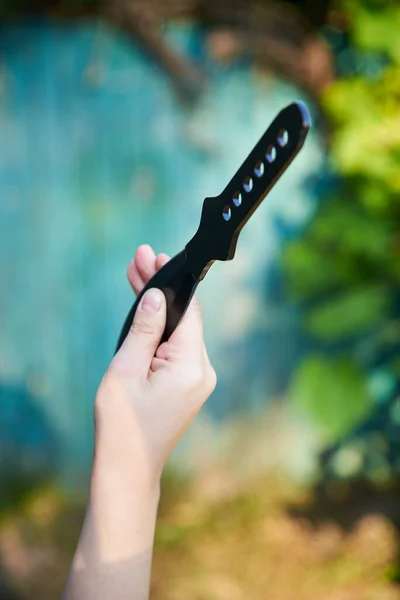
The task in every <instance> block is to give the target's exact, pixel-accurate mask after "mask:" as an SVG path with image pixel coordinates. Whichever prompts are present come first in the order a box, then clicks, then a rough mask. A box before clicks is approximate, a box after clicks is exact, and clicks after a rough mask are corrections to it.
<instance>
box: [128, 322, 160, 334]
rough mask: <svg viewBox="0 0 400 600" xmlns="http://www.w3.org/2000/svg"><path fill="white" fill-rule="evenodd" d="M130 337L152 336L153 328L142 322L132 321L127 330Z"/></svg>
mask: <svg viewBox="0 0 400 600" xmlns="http://www.w3.org/2000/svg"><path fill="white" fill-rule="evenodd" d="M129 333H130V334H131V335H143V336H154V335H155V332H154V327H152V326H151V324H150V323H147V322H146V321H142V320H139V319H138V320H135V321H133V323H132V325H131V328H130V330H129Z"/></svg>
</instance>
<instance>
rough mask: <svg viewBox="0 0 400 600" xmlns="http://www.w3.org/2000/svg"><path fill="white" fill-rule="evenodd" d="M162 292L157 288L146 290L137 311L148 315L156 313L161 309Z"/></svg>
mask: <svg viewBox="0 0 400 600" xmlns="http://www.w3.org/2000/svg"><path fill="white" fill-rule="evenodd" d="M161 302H162V292H161V291H160V290H158V289H157V288H152V289H150V290H147V292H146V293H145V294H144V295H143V298H142V299H141V301H140V304H139V310H142V311H143V312H148V313H155V312H158V311H159V310H160V308H161Z"/></svg>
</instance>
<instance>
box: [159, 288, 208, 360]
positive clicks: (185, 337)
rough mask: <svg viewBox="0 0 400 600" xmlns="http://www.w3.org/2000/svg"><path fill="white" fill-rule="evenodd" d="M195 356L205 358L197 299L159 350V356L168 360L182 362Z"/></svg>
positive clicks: (191, 303)
mask: <svg viewBox="0 0 400 600" xmlns="http://www.w3.org/2000/svg"><path fill="white" fill-rule="evenodd" d="M193 354H194V355H198V356H204V340H203V319H202V314H201V307H200V304H199V302H198V300H197V299H196V298H195V297H193V298H192V300H191V302H190V304H189V307H188V309H187V311H186V313H185V314H184V316H183V318H182V320H181V322H180V323H179V325H178V327H177V328H176V329H175V331H174V332H173V334H172V335H171V337H170V338H169V340H168V342H166V343H165V344H162V346H160V347H159V349H158V350H157V356H158V357H159V358H164V359H167V360H174V359H175V358H176V359H177V360H180V359H181V358H182V357H189V356H193Z"/></svg>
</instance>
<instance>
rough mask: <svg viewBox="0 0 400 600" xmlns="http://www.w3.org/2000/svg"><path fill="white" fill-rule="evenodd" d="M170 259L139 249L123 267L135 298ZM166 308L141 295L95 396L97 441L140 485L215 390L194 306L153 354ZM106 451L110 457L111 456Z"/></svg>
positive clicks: (154, 474) (154, 295)
mask: <svg viewBox="0 0 400 600" xmlns="http://www.w3.org/2000/svg"><path fill="white" fill-rule="evenodd" d="M168 260H169V258H168V256H166V255H165V254H160V255H158V256H157V257H156V256H155V254H154V252H153V250H152V249H151V248H150V247H149V246H140V247H139V248H138V250H137V252H136V255H135V258H134V260H133V261H132V262H131V263H130V265H129V267H128V279H129V281H130V283H131V285H132V287H133V289H134V291H135V293H136V294H139V293H140V292H141V290H142V289H143V287H144V286H145V285H146V283H147V281H148V280H149V279H150V278H151V277H152V276H153V275H154V273H155V272H156V271H157V270H158V269H160V268H161V267H162V266H163V265H164V264H165V263H166V262H168ZM165 320H166V301H165V296H164V294H163V293H162V292H161V291H160V290H157V289H152V290H148V291H147V293H146V294H145V295H144V296H143V299H142V301H141V304H140V306H139V308H138V310H137V311H136V315H135V318H134V322H133V324H132V327H131V330H130V332H129V334H128V336H127V337H126V339H125V341H124V343H123V345H122V347H121V348H120V350H119V351H118V353H117V354H116V355H115V357H114V358H113V360H112V362H111V364H110V367H109V369H108V371H107V373H106V374H105V376H104V378H103V381H102V383H101V385H100V388H99V390H98V393H97V397H96V404H95V420H96V440H102V439H104V438H106V439H108V440H110V443H109V444H108V445H107V446H108V451H107V452H108V453H109V452H112V454H113V457H114V459H113V458H110V460H114V463H115V462H118V461H119V460H120V459H121V460H122V459H123V460H126V458H129V460H131V461H133V462H134V466H135V470H136V472H138V471H139V473H140V476H142V477H143V478H144V479H145V480H146V481H157V480H158V479H159V477H160V475H161V471H162V469H163V466H164V464H165V462H166V460H167V458H168V456H169V454H170V453H171V451H172V450H173V448H174V447H175V446H176V444H177V443H178V441H179V440H180V438H181V437H182V435H183V433H184V432H185V431H186V429H187V428H188V426H189V424H190V423H191V421H192V420H193V418H194V417H195V415H196V414H197V413H198V411H199V410H200V408H201V407H202V405H203V403H204V402H205V401H206V400H207V398H208V397H209V396H210V394H211V393H212V391H213V390H214V388H215V385H216V375H215V372H214V369H213V368H212V367H211V365H210V362H209V359H208V356H207V352H206V349H205V346H204V341H203V326H202V319H201V310H200V305H199V304H198V302H197V300H196V299H193V300H192V302H191V303H190V306H189V308H188V310H187V312H186V313H185V315H184V317H183V319H182V321H181V323H180V324H179V326H178V328H177V329H176V330H175V331H174V333H173V334H172V335H171V337H170V338H169V340H168V341H167V342H164V343H163V344H162V345H161V346H159V347H158V344H159V343H160V339H161V336H162V333H163V331H164V328H165ZM111 448H113V450H112V451H111V450H110V449H111Z"/></svg>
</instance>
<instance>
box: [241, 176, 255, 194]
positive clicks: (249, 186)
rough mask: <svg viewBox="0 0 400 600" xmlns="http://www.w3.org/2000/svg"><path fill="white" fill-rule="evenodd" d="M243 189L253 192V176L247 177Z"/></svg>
mask: <svg viewBox="0 0 400 600" xmlns="http://www.w3.org/2000/svg"><path fill="white" fill-rule="evenodd" d="M243 189H244V191H245V192H251V190H252V189H253V180H252V178H251V177H246V179H245V180H244V182H243Z"/></svg>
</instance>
